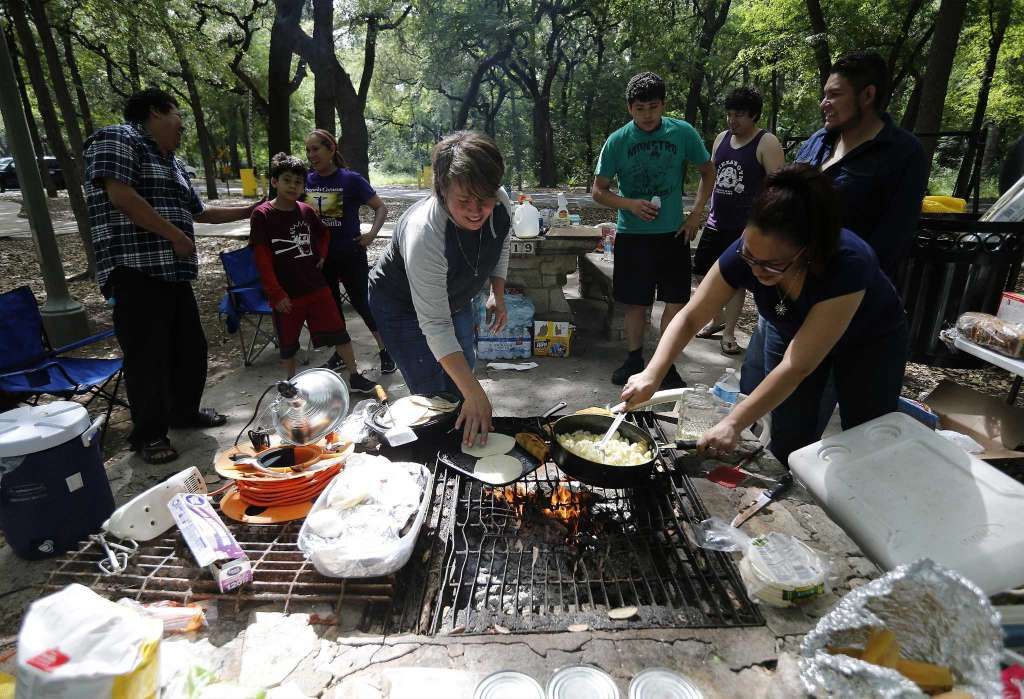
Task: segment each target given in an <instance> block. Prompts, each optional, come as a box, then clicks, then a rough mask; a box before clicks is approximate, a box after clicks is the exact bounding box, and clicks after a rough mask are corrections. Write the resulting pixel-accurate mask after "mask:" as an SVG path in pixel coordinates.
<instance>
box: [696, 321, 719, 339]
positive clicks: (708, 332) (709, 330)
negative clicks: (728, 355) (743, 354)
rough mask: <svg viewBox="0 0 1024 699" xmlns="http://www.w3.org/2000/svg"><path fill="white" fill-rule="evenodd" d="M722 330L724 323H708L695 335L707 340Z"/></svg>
mask: <svg viewBox="0 0 1024 699" xmlns="http://www.w3.org/2000/svg"><path fill="white" fill-rule="evenodd" d="M723 330H725V323H715V324H714V325H710V324H708V325H705V326H704V327H703V328H701V329H700V332H699V333H697V337H699V338H702V339H704V340H709V339H711V338H712V337H714V336H715V335H717V334H718V333H720V332H722V331H723Z"/></svg>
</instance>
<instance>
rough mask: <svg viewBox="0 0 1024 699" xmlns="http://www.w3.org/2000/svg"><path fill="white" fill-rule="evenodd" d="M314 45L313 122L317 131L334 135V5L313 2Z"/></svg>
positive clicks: (327, 0) (320, 0) (318, 0)
mask: <svg viewBox="0 0 1024 699" xmlns="http://www.w3.org/2000/svg"><path fill="white" fill-rule="evenodd" d="M313 45H314V47H315V48H314V51H315V55H316V60H312V61H309V64H310V67H312V68H313V76H314V78H315V81H314V84H313V120H314V123H315V124H316V128H318V129H325V130H326V131H327V132H328V133H331V134H333V133H334V126H335V122H334V105H335V101H336V98H335V86H334V70H332V68H333V66H332V61H331V58H333V56H334V2H333V0H313Z"/></svg>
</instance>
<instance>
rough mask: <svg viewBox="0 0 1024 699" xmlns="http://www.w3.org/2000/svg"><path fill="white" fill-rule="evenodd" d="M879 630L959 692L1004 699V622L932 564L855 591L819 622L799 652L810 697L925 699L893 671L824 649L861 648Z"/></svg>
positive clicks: (979, 596) (907, 568)
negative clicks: (942, 672) (948, 678)
mask: <svg viewBox="0 0 1024 699" xmlns="http://www.w3.org/2000/svg"><path fill="white" fill-rule="evenodd" d="M878 628H887V629H889V630H891V631H892V632H893V633H895V634H896V639H897V640H898V641H899V644H900V648H901V649H902V654H903V656H904V657H906V658H909V659H911V660H921V661H925V662H929V663H935V664H937V665H945V666H947V667H949V668H950V669H951V670H952V671H953V676H954V677H955V678H956V680H957V685H956V686H955V687H954V689H959V690H962V691H966V692H970V693H971V694H973V696H974V697H975V698H976V699H987V698H989V697H991V698H992V699H999V698H1001V697H1002V684H1001V682H1000V679H999V659H1000V657H1001V655H1002V651H1003V641H1002V629H1001V628H1000V624H999V614H998V613H997V612H996V611H995V609H993V608H992V605H991V604H989V601H988V598H987V597H986V596H985V595H984V593H982V591H981V590H980V589H979V588H978V587H977V586H976V585H975V584H974V583H972V582H971V581H969V580H967V579H966V578H964V577H963V576H961V575H960V574H959V573H956V572H954V571H951V570H948V569H946V568H943V567H941V566H939V565H938V564H936V563H934V562H933V561H931V560H928V559H922V560H919V561H915V562H914V563H911V564H909V565H904V566H900V567H899V568H896V569H895V570H892V571H891V572H889V573H888V574H886V575H884V576H883V577H881V578H879V579H877V580H874V581H872V582H870V583H868V584H867V585H864V586H863V587H859V588H857V589H856V590H854V591H852V592H850V593H849V594H847V595H846V596H845V597H843V599H842V600H840V601H839V604H837V605H836V606H835V607H834V608H833V609H832V611H830V612H829V613H828V614H827V615H825V616H824V617H822V618H821V619H820V620H819V621H818V625H817V626H816V627H815V628H814V630H813V631H811V632H810V633H809V634H807V636H806V637H805V638H804V643H803V647H802V648H801V658H800V677H801V679H802V680H803V683H804V686H805V687H806V689H807V691H808V692H809V693H811V694H814V695H816V696H821V697H826V696H827V697H858V698H859V697H867V696H871V697H883V698H886V699H888V698H897V697H898V698H900V699H907V698H909V697H926V696H927V695H926V694H924V693H923V692H922V691H921V690H920V689H918V687H917V685H915V684H914V683H913V682H911V681H910V680H908V679H906V678H905V677H903V676H902V675H900V674H899V673H898V672H896V671H895V670H890V669H888V668H883V667H879V666H877V665H872V664H869V663H865V662H863V661H861V660H857V659H856V658H851V657H849V656H845V655H831V654H830V653H829V652H828V650H827V649H826V646H847V647H849V646H856V647H863V646H864V644H865V643H866V642H867V637H868V635H869V634H870V633H871V631H872V630H873V629H878Z"/></svg>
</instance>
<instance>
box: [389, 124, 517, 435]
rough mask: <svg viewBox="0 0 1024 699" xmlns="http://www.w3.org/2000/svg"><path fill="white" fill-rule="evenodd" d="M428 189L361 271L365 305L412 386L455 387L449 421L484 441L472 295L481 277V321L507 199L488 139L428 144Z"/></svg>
mask: <svg viewBox="0 0 1024 699" xmlns="http://www.w3.org/2000/svg"><path fill="white" fill-rule="evenodd" d="M431 165H432V166H433V170H434V182H433V189H434V192H433V194H432V195H431V196H429V197H427V198H425V199H421V200H420V201H418V202H416V203H415V204H413V205H412V206H411V207H410V208H409V210H408V211H406V212H405V213H404V214H403V215H402V217H401V218H400V219H399V221H398V224H397V225H396V226H395V233H394V236H393V237H392V239H391V245H390V246H389V247H388V248H387V250H386V251H385V252H384V254H383V255H381V257H380V258H379V259H378V260H377V264H376V265H375V266H374V268H373V269H372V270H371V271H370V282H369V285H370V290H369V291H370V294H369V296H370V310H371V311H372V312H373V317H374V320H376V321H377V326H378V329H379V330H380V334H381V338H382V339H383V340H384V344H385V346H386V347H387V348H388V352H390V353H391V356H392V357H393V358H394V360H395V363H396V364H398V368H399V369H400V370H401V372H402V376H404V377H405V382H406V384H407V385H408V386H409V390H410V391H411V392H412V393H417V394H423V395H433V394H437V393H440V392H444V391H449V392H452V391H453V392H457V393H459V394H460V395H461V396H462V399H463V402H462V412H461V413H460V415H459V418H458V421H457V422H456V426H457V427H461V428H462V430H463V438H464V442H465V443H466V444H472V443H480V444H483V443H484V442H486V441H487V433H488V432H490V431H491V429H492V427H491V402H490V400H488V398H487V394H486V393H485V392H484V389H483V387H482V386H481V385H480V382H479V381H477V380H476V377H475V376H473V367H474V365H475V364H476V350H475V347H474V332H473V321H474V319H473V308H472V306H473V297H474V296H476V295H477V294H478V293H479V292H480V291H481V289H483V288H484V285H485V284H487V282H488V280H489V281H490V284H491V296H490V298H489V299H488V300H487V310H488V317H489V319H490V322H491V329H492V330H494V331H498V330H501V329H502V328H504V327H505V324H506V322H507V320H508V313H507V312H506V310H505V276H506V274H507V272H508V257H509V237H510V235H509V232H510V230H511V224H512V216H511V212H512V205H511V203H510V202H509V198H508V195H507V194H506V193H505V191H504V190H503V189H502V188H501V179H502V177H503V176H504V174H505V165H504V162H503V160H502V157H501V153H500V152H499V151H498V147H497V145H496V144H495V143H494V141H493V140H492V139H491V138H490V137H488V136H485V135H484V134H481V133H476V132H472V131H459V132H457V133H453V134H451V135H449V136H447V137H445V138H444V139H443V140H442V141H441V142H440V143H438V144H437V145H436V146H434V150H433V153H432V154H431Z"/></svg>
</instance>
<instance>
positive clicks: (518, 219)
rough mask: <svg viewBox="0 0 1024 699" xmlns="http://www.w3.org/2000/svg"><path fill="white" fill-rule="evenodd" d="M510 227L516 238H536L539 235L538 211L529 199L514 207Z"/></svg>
mask: <svg viewBox="0 0 1024 699" xmlns="http://www.w3.org/2000/svg"><path fill="white" fill-rule="evenodd" d="M512 227H513V228H514V229H515V232H516V237H517V238H536V237H537V236H538V235H540V212H538V211H537V208H536V207H535V206H534V205H533V204H531V203H530V200H529V199H527V200H525V201H524V202H523V203H522V204H520V205H519V206H517V207H516V211H515V214H513V216H512Z"/></svg>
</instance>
